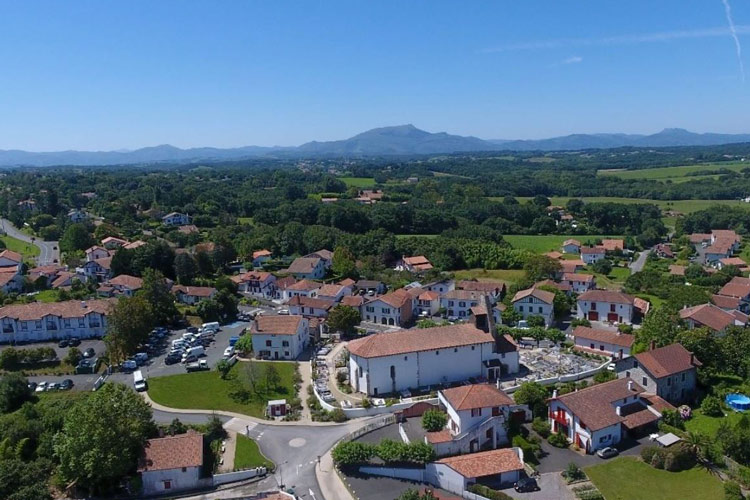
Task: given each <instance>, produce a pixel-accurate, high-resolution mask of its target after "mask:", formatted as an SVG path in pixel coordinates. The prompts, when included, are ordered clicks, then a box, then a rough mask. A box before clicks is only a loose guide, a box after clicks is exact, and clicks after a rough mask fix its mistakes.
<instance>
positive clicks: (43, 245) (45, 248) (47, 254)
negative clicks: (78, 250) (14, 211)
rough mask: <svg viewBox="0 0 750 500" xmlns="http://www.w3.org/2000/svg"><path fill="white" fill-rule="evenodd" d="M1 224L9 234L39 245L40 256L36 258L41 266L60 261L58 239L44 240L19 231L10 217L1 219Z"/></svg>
mask: <svg viewBox="0 0 750 500" xmlns="http://www.w3.org/2000/svg"><path fill="white" fill-rule="evenodd" d="M0 225H1V226H2V230H3V231H4V232H5V233H6V234H7V235H8V236H11V237H13V238H16V239H18V240H21V241H25V242H27V243H33V244H34V245H36V246H37V247H39V257H37V259H36V260H37V263H38V264H39V265H40V266H46V265H51V264H57V263H59V262H60V247H59V245H58V242H57V241H43V240H41V239H39V238H33V239H32V238H31V236H29V235H28V234H26V233H22V232H21V231H19V230H18V228H17V227H16V226H14V225H13V223H12V222H11V221H9V220H8V219H0Z"/></svg>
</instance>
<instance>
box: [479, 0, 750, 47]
mask: <svg viewBox="0 0 750 500" xmlns="http://www.w3.org/2000/svg"><path fill="white" fill-rule="evenodd" d="M723 1H724V0H723ZM732 26H733V29H734V31H732V30H731V29H730V28H727V27H718V28H702V29H694V30H679V31H661V32H653V33H638V34H628V35H615V36H609V37H600V38H557V39H550V40H534V41H529V42H521V43H511V44H506V45H500V46H497V47H490V48H487V49H483V50H482V52H484V53H493V52H514V51H520V50H545V49H557V48H565V47H589V46H601V45H634V44H640V43H657V42H669V41H673V40H683V39H691V38H715V37H722V36H727V35H732V34H733V33H734V36H737V37H739V35H747V34H750V25H739V26H735V25H732Z"/></svg>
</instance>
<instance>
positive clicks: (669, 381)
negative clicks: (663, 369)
mask: <svg viewBox="0 0 750 500" xmlns="http://www.w3.org/2000/svg"><path fill="white" fill-rule="evenodd" d="M671 385H672V379H671V378H669V377H667V387H669V386H671Z"/></svg>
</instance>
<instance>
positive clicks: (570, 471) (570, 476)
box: [563, 462, 586, 483]
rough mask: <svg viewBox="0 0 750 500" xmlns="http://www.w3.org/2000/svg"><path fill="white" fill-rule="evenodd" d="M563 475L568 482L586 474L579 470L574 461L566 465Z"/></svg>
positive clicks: (579, 478) (582, 477) (583, 477)
mask: <svg viewBox="0 0 750 500" xmlns="http://www.w3.org/2000/svg"><path fill="white" fill-rule="evenodd" d="M563 477H564V478H565V479H566V480H567V481H568V482H569V483H571V482H573V481H579V480H581V479H586V474H584V473H583V470H581V468H580V467H578V465H576V464H575V462H570V463H569V464H568V466H567V467H566V468H565V470H564V471H563Z"/></svg>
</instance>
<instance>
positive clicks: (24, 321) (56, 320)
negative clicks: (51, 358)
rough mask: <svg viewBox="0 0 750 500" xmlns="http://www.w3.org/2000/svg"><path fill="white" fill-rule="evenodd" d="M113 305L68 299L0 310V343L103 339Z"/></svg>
mask: <svg viewBox="0 0 750 500" xmlns="http://www.w3.org/2000/svg"><path fill="white" fill-rule="evenodd" d="M112 305H113V302H112V301H111V300H109V299H105V300H89V301H80V300H69V301H65V302H49V303H45V302H32V303H29V304H16V305H10V306H5V307H0V325H1V326H2V328H1V329H0V342H2V343H18V342H43V341H47V340H56V339H64V338H70V337H78V338H92V337H99V338H100V337H102V336H104V334H105V333H106V331H107V314H109V310H110V307H111V306H112Z"/></svg>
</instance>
